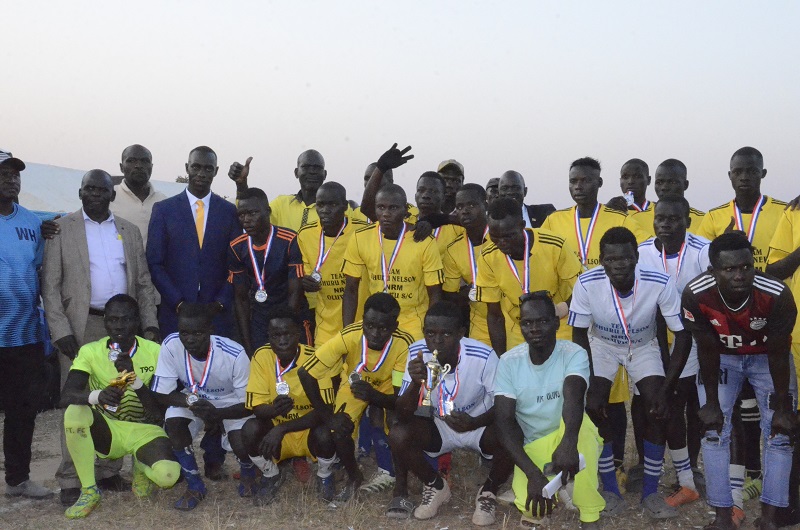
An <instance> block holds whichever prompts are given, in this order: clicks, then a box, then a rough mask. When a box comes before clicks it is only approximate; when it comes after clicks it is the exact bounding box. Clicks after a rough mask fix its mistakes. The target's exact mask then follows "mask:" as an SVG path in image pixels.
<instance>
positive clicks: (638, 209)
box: [631, 199, 650, 212]
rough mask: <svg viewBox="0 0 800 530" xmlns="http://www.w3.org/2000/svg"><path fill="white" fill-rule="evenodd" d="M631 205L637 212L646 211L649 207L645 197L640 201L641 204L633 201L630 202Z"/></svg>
mask: <svg viewBox="0 0 800 530" xmlns="http://www.w3.org/2000/svg"><path fill="white" fill-rule="evenodd" d="M631 206H632V207H633V209H634V210H636V211H637V212H644V211H647V209H648V208H650V201H648V200H647V199H645V200H644V202H643V203H642V206H639V205H638V204H636V203H635V202H634V203H631Z"/></svg>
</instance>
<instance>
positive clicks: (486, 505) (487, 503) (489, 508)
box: [478, 495, 497, 514]
mask: <svg viewBox="0 0 800 530" xmlns="http://www.w3.org/2000/svg"><path fill="white" fill-rule="evenodd" d="M496 504H497V501H495V500H494V498H493V497H491V496H490V495H481V496H480V497H478V508H479V509H480V511H482V512H486V513H490V514H491V513H494V510H495V506H496Z"/></svg>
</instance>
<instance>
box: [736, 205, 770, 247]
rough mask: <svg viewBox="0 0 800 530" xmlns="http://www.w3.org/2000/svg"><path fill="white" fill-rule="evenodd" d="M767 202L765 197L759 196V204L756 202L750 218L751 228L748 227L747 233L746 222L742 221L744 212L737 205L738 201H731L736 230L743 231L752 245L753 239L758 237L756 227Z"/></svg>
mask: <svg viewBox="0 0 800 530" xmlns="http://www.w3.org/2000/svg"><path fill="white" fill-rule="evenodd" d="M766 202H767V198H766V197H764V195H763V194H762V195H759V196H758V202H756V205H755V207H754V208H753V215H752V217H750V226H748V227H747V232H745V230H744V222H743V221H742V211H741V210H740V209H739V206H737V204H736V199H734V200H732V201H731V204H732V205H733V218H734V219H735V221H736V229H737V230H741V231H742V232H745V233H746V234H747V240H748V241H750V242H751V243H752V242H753V238H754V237H755V235H756V225H757V224H758V218H759V216H760V215H761V207H762V206H764V204H765V203H766Z"/></svg>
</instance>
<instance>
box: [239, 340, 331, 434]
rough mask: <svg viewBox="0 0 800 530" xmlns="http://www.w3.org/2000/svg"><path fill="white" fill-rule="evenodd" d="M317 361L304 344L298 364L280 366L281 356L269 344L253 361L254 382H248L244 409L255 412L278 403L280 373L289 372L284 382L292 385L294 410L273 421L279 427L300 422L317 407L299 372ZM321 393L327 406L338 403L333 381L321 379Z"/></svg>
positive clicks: (251, 362) (251, 377)
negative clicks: (290, 421) (303, 367)
mask: <svg viewBox="0 0 800 530" xmlns="http://www.w3.org/2000/svg"><path fill="white" fill-rule="evenodd" d="M313 358H314V348H312V347H310V346H306V345H305V344H301V345H300V353H299V355H298V356H297V361H296V362H295V363H294V364H293V365H291V368H289V367H284V366H280V364H278V356H277V355H275V352H274V351H272V348H271V347H270V345H269V344H267V345H266V346H262V347H261V348H259V349H257V350H256V352H255V354H253V359H252V360H251V361H250V378H249V379H248V381H247V390H246V393H245V402H244V406H245V407H246V408H248V409H250V410H252V409H254V408H256V407H257V406H259V405H269V404H271V403H272V402H273V401H275V398H277V397H278V392H277V390H276V386H277V384H278V371H279V370H280V371H283V369H285V368H289V371H288V372H286V373H284V374H283V375H282V376H281V378H282V379H283V380H284V381H286V383H288V385H289V397H291V398H292V400H293V401H294V408H292V410H291V411H290V412H289V414H287V415H286V416H285V417H284V416H278V417H277V418H274V419H273V420H272V421H273V423H274V424H276V425H277V424H280V423H284V422H287V421H289V420H294V419H297V418H300V417H302V416H305V415H306V414H308V413H309V412H311V409H312V408H313V407H312V406H311V401H309V399H308V397H307V396H306V393H305V391H304V390H303V385H302V384H300V378H299V377H298V376H297V368H298V367H300V366H303V364H304V363H306V362H308V361H309V360H310V359H313ZM319 389H320V393H321V394H322V399H323V400H324V401H325V403H333V402H334V392H333V385H332V384H331V378H330V377H323V378H320V379H319Z"/></svg>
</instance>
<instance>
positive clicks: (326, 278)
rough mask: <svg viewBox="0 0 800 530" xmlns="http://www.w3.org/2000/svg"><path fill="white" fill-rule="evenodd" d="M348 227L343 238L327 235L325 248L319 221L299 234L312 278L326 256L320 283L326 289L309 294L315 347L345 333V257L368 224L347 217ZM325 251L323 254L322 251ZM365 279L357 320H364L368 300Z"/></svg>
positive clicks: (346, 226) (305, 260)
mask: <svg viewBox="0 0 800 530" xmlns="http://www.w3.org/2000/svg"><path fill="white" fill-rule="evenodd" d="M345 220H346V222H347V224H346V225H345V228H344V231H343V232H342V234H341V236H339V238H338V239H337V238H335V237H327V236H325V243H324V245H325V246H324V248H321V247H320V235H321V233H322V226H321V225H320V223H319V221H315V222H313V223H311V224H308V225H306V226H304V227H303V228H301V229H300V232H299V233H298V234H297V244H298V245H299V246H300V252H301V253H302V254H303V271H304V275H305V276H311V274H312V273H313V272H314V271H315V270H316V267H317V264H318V263H319V261H320V254H322V256H323V257H324V261H323V262H322V265H321V266H320V267H319V271H318V272H319V274H320V275H321V276H322V280H321V281H320V283H321V285H322V288H321V289H320V290H319V291H317V292H316V293H306V297H308V298H310V297H311V296H310V295H314V296H313V298H314V301H315V304H314V305H313V306H311V303H310V301H309V305H310V306H311V307H312V308H313V309H314V311H315V314H316V322H317V324H316V330H315V332H314V344H316V345H322V344H324V343H325V342H326V341H328V340H329V339H330V338H331V337H333V336H334V335H335V334H336V333H338V332H339V331H341V330H342V327H343V326H342V296H343V295H344V283H345V275H344V273H343V272H342V264H343V263H344V254H345V251H346V250H347V244H348V242H349V241H350V238H351V237H352V235H353V234H354V233H355V231H356V230H357V229H359V228H363V227H364V226H366V225H365V223H364V222H362V221H360V220H358V219H353V218H347V217H346V218H345ZM320 251H322V252H320ZM365 279H366V277H363V278H362V281H361V285H360V286H359V292H358V308H357V310H356V320H360V319H361V315H362V312H363V306H364V301H365V300H366V299H367V282H366V281H364V280H365Z"/></svg>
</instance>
